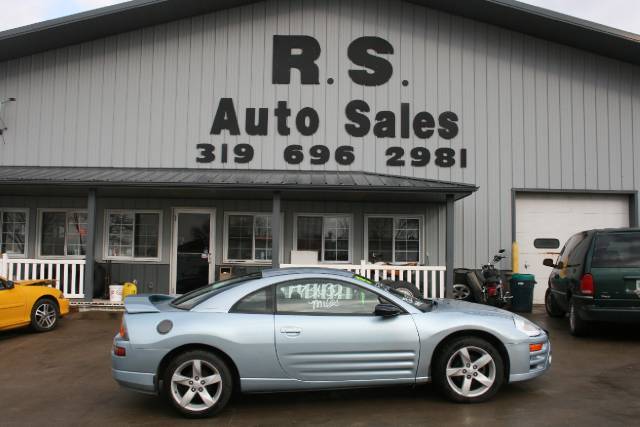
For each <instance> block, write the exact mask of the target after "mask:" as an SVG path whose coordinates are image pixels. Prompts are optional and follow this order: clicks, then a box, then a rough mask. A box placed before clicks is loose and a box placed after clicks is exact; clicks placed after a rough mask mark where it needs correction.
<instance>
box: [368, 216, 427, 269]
mask: <svg viewBox="0 0 640 427" xmlns="http://www.w3.org/2000/svg"><path fill="white" fill-rule="evenodd" d="M366 220H367V259H368V260H369V262H399V263H401V262H420V247H421V243H422V242H421V236H422V221H421V220H420V218H418V217H405V216H369V217H367V218H366Z"/></svg>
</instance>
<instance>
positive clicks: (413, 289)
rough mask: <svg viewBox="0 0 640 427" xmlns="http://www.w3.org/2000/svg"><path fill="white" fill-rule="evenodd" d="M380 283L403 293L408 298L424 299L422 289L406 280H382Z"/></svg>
mask: <svg viewBox="0 0 640 427" xmlns="http://www.w3.org/2000/svg"><path fill="white" fill-rule="evenodd" d="M380 283H382V284H385V285H387V286H389V287H391V288H393V289H394V290H396V291H398V292H401V293H403V294H405V295H407V296H410V297H414V298H422V294H421V293H420V289H418V287H417V286H416V285H414V284H413V283H410V282H406V281H404V280H381V281H380Z"/></svg>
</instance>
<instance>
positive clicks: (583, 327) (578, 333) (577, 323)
mask: <svg viewBox="0 0 640 427" xmlns="http://www.w3.org/2000/svg"><path fill="white" fill-rule="evenodd" d="M569 332H571V335H573V336H574V337H584V336H586V335H587V334H588V333H589V322H587V321H586V320H583V319H582V318H581V317H580V315H579V314H578V309H577V308H576V304H575V303H574V302H573V300H572V301H571V303H570V304H569Z"/></svg>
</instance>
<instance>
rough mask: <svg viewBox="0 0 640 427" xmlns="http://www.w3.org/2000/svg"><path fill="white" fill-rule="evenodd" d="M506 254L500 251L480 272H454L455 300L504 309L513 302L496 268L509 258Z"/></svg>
mask: <svg viewBox="0 0 640 427" xmlns="http://www.w3.org/2000/svg"><path fill="white" fill-rule="evenodd" d="M504 253H505V250H504V249H500V250H499V251H498V253H497V254H495V255H494V256H493V257H492V258H490V259H489V261H488V262H487V264H485V265H483V266H482V268H481V269H480V270H470V269H465V268H458V269H456V270H454V284H453V298H454V299H458V300H463V301H472V302H479V303H482V304H488V305H492V306H495V307H504V306H505V305H507V304H508V303H509V302H511V299H512V298H513V297H512V296H511V293H510V292H509V291H506V290H505V289H504V285H503V282H502V276H501V274H500V271H499V270H498V269H496V267H495V266H496V264H497V263H499V262H500V261H502V260H503V259H505V258H506V257H507V256H506V255H504Z"/></svg>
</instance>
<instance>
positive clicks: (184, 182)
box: [0, 166, 478, 201]
mask: <svg viewBox="0 0 640 427" xmlns="http://www.w3.org/2000/svg"><path fill="white" fill-rule="evenodd" d="M0 186H2V187H3V188H7V187H9V186H31V187H34V186H36V187H38V188H43V187H47V188H49V189H50V188H51V187H52V186H55V187H56V188H65V187H66V188H69V187H82V188H111V189H113V188H126V189H134V188H138V189H139V188H144V189H161V190H162V191H166V190H168V189H207V190H217V191H218V192H225V191H226V192H227V195H228V194H229V193H236V194H240V192H242V191H245V192H246V191H253V192H264V191H265V190H266V191H282V192H283V196H285V194H295V195H296V196H297V197H296V198H304V197H305V195H308V196H310V197H311V196H312V194H311V193H316V194H315V195H316V196H317V193H321V194H322V195H326V194H328V193H343V195H345V196H347V197H352V196H354V195H357V194H360V195H361V194H362V193H370V194H375V195H386V196H387V197H390V198H391V199H393V198H394V197H393V196H397V197H398V198H401V197H405V198H406V200H407V201H411V200H424V201H426V200H433V201H437V200H443V199H444V197H445V196H446V195H447V194H451V195H453V196H454V198H455V199H460V198H462V197H466V196H468V195H470V194H471V193H473V192H474V191H476V190H477V189H478V187H476V186H475V185H470V184H460V183H455V182H445V181H437V180H431V179H421V178H411V177H401V176H395V175H382V174H375V173H370V172H354V171H299V170H251V169H234V170H221V169H168V168H164V169H163V168H154V169H151V168H149V169H145V168H101V167H96V168H88V167H43V166H4V167H2V168H0ZM46 191H50V190H46ZM285 192H286V193H285ZM148 194H151V193H148ZM160 194H162V193H160Z"/></svg>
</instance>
